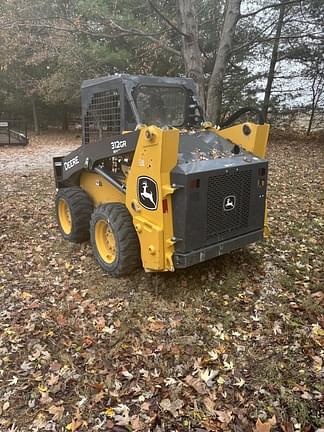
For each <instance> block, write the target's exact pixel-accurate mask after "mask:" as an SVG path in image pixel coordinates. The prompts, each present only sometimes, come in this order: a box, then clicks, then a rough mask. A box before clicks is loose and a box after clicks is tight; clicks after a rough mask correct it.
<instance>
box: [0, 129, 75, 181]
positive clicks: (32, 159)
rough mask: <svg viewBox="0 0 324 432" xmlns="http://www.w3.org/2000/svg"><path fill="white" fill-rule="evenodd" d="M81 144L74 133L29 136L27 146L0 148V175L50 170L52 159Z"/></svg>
mask: <svg viewBox="0 0 324 432" xmlns="http://www.w3.org/2000/svg"><path fill="white" fill-rule="evenodd" d="M80 144H81V138H80V137H79V136H77V135H76V134H75V133H74V134H73V133H71V134H66V135H57V134H55V133H48V134H43V135H41V136H39V137H37V136H31V137H30V139H29V144H28V145H27V146H0V173H1V172H2V173H5V172H7V173H17V172H19V173H27V172H30V171H35V170H40V171H48V170H51V169H52V166H53V162H52V161H53V157H54V156H64V155H65V154H67V153H69V152H70V151H72V150H74V149H75V148H77V147H78V146H79V145H80Z"/></svg>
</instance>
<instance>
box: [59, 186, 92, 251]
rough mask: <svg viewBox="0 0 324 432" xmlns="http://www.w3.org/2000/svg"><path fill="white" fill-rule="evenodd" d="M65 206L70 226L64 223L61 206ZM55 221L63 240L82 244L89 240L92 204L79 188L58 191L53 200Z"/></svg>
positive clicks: (73, 187)
mask: <svg viewBox="0 0 324 432" xmlns="http://www.w3.org/2000/svg"><path fill="white" fill-rule="evenodd" d="M64 205H66V206H67V208H68V211H67V212H68V213H69V222H70V225H69V226H68V227H67V225H66V224H65V223H64V218H62V206H64ZM55 210H56V219H57V222H58V226H59V229H60V231H61V234H62V236H63V237H64V238H65V240H69V241H71V242H74V243H82V242H84V241H87V240H89V238H90V233H89V228H90V219H91V214H92V212H93V204H92V201H91V199H90V198H89V196H88V194H87V193H86V192H85V191H84V190H83V189H81V188H80V187H79V186H72V187H67V188H63V189H60V190H59V191H58V192H57V194H56V198H55Z"/></svg>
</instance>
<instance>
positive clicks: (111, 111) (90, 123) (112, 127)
mask: <svg viewBox="0 0 324 432" xmlns="http://www.w3.org/2000/svg"><path fill="white" fill-rule="evenodd" d="M120 118H121V113H120V92H119V90H118V89H109V90H105V91H102V92H98V93H94V94H93V96H92V99H91V102H90V104H89V106H88V109H87V112H86V115H85V117H84V140H85V144H95V143H97V142H102V141H104V140H105V138H107V137H109V136H110V135H115V134H118V133H119V132H120V127H121V125H120Z"/></svg>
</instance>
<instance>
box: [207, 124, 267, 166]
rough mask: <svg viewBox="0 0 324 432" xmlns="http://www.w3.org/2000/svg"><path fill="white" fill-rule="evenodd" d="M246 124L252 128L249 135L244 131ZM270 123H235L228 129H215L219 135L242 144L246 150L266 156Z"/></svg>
mask: <svg viewBox="0 0 324 432" xmlns="http://www.w3.org/2000/svg"><path fill="white" fill-rule="evenodd" d="M244 125H246V126H248V127H249V128H250V130H251V132H250V133H249V135H245V134H244V133H243V127H244ZM269 129H270V125H268V124H264V125H257V124H254V123H244V124H239V125H235V126H232V127H229V128H226V129H219V130H217V129H214V131H215V133H216V134H217V135H220V136H222V137H223V138H225V139H228V140H229V141H231V142H233V143H234V144H238V145H240V146H242V147H243V148H244V149H245V150H246V151H249V152H251V153H253V154H255V155H256V156H259V157H260V158H264V157H265V154H266V150H267V143H268V137H269Z"/></svg>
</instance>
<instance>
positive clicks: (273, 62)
mask: <svg viewBox="0 0 324 432" xmlns="http://www.w3.org/2000/svg"><path fill="white" fill-rule="evenodd" d="M284 16H285V5H284V4H282V5H281V7H280V12H279V18H278V22H277V28H276V36H275V39H274V42H273V48H272V54H271V61H270V67H269V73H268V79H267V85H266V89H265V92H264V100H263V113H264V118H265V120H266V119H267V116H268V111H269V104H270V96H271V89H272V83H273V80H274V76H275V69H276V64H277V60H278V49H279V41H280V36H281V31H282V27H283V22H284Z"/></svg>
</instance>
